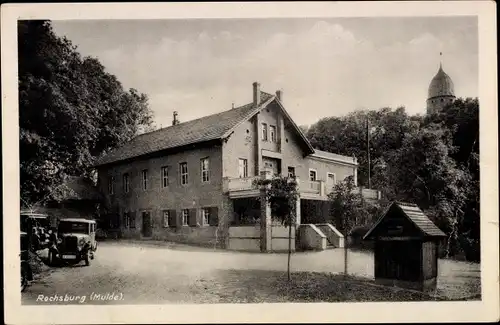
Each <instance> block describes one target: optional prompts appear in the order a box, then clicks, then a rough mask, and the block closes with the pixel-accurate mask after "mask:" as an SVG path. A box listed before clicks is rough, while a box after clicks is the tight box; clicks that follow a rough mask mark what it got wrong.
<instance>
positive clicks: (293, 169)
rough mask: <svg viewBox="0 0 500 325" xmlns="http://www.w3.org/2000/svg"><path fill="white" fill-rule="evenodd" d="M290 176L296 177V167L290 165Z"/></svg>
mask: <svg viewBox="0 0 500 325" xmlns="http://www.w3.org/2000/svg"><path fill="white" fill-rule="evenodd" d="M288 177H295V167H288Z"/></svg>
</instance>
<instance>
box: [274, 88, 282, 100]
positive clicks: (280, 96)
mask: <svg viewBox="0 0 500 325" xmlns="http://www.w3.org/2000/svg"><path fill="white" fill-rule="evenodd" d="M276 97H277V98H278V100H279V101H280V102H283V90H276Z"/></svg>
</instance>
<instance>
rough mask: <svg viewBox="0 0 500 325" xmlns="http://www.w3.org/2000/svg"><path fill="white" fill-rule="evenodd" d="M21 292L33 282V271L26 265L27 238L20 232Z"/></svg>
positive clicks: (27, 254) (27, 256) (27, 253)
mask: <svg viewBox="0 0 500 325" xmlns="http://www.w3.org/2000/svg"><path fill="white" fill-rule="evenodd" d="M20 239H21V254H20V256H21V292H23V291H24V290H26V287H27V286H28V285H29V283H30V282H31V281H33V271H32V270H31V266H30V264H29V263H28V259H29V246H30V243H29V236H28V234H27V233H25V232H21V238H20Z"/></svg>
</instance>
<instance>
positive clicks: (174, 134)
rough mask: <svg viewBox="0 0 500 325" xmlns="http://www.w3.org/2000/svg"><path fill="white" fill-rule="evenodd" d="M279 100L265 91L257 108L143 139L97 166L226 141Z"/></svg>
mask: <svg viewBox="0 0 500 325" xmlns="http://www.w3.org/2000/svg"><path fill="white" fill-rule="evenodd" d="M275 99H276V97H275V96H274V95H271V94H268V93H266V92H263V91H261V98H260V103H261V104H260V105H259V106H257V107H256V106H255V105H254V104H253V103H250V104H246V105H243V106H240V107H237V108H233V109H230V110H227V111H224V112H221V113H217V114H212V115H209V116H205V117H202V118H198V119H196V120H192V121H187V122H184V123H180V124H177V125H173V126H169V127H166V128H162V129H159V130H156V131H153V132H149V133H145V134H142V135H139V136H137V137H135V138H134V139H132V140H130V141H129V142H127V143H125V144H124V145H122V146H120V147H118V148H115V149H113V150H112V151H110V152H109V153H107V154H106V155H104V156H103V157H101V158H100V159H98V160H97V162H96V163H95V164H94V166H95V167H97V166H102V165H107V164H112V163H115V162H119V161H122V160H127V159H132V158H136V157H140V156H144V155H147V154H151V153H154V152H158V151H162V150H167V149H174V148H178V147H183V146H186V145H192V144H196V143H201V142H207V141H211V140H221V139H224V138H226V137H228V136H229V135H231V133H232V131H233V130H234V129H235V128H236V127H237V126H238V125H240V124H241V123H243V122H244V121H246V120H248V119H250V118H251V117H252V116H254V115H255V114H256V113H258V112H259V111H260V110H261V109H263V108H265V107H266V106H267V105H269V104H270V103H271V102H272V101H274V100H275ZM276 102H277V103H279V100H276ZM279 106H280V108H281V109H282V110H283V113H284V115H285V117H286V118H287V119H288V120H289V121H290V122H291V124H292V125H293V126H294V128H295V129H296V130H297V132H298V133H299V135H300V137H301V139H302V140H303V141H304V142H305V144H306V146H307V147H308V149H309V153H313V152H314V149H313V148H312V146H311V144H310V143H309V141H308V140H307V138H306V137H305V135H304V134H303V133H302V132H301V131H300V129H299V128H298V127H297V125H296V124H295V123H294V122H293V120H292V119H291V118H290V116H289V115H288V113H287V112H286V111H285V109H284V107H283V106H282V105H281V103H279Z"/></svg>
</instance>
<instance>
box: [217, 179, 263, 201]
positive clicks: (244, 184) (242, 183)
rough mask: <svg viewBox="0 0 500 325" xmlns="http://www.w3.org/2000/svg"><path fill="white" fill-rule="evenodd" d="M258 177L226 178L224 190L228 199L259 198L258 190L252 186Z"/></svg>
mask: <svg viewBox="0 0 500 325" xmlns="http://www.w3.org/2000/svg"><path fill="white" fill-rule="evenodd" d="M258 178H259V177H258V176H252V177H244V178H228V179H226V180H225V182H224V185H225V190H226V191H227V192H229V197H230V198H242V197H255V196H259V189H258V188H257V187H255V186H254V185H253V182H254V181H255V180H256V179H258Z"/></svg>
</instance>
